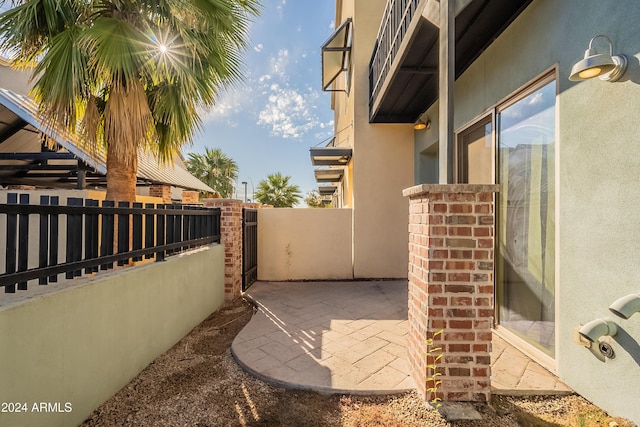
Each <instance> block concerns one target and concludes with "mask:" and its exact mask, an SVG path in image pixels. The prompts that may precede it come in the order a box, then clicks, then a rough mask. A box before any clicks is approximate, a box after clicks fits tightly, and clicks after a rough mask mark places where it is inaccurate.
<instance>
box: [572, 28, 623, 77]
mask: <svg viewBox="0 0 640 427" xmlns="http://www.w3.org/2000/svg"><path fill="white" fill-rule="evenodd" d="M596 39H603V40H605V41H606V42H607V43H609V53H598V52H597V51H596V49H594V48H593V42H594V41H595V40H596ZM626 69H627V57H626V56H624V55H614V54H613V42H612V41H611V39H610V38H609V37H607V36H605V35H604V34H600V35H598V36H595V37H594V38H592V39H591V41H590V42H589V49H587V50H586V51H585V52H584V59H582V60H581V61H579V62H578V63H576V64H575V65H574V66H573V68H571V75H570V76H569V80H573V81H580V80H587V79H591V78H593V77H600V80H605V81H609V82H615V81H617V80H618V79H620V77H622V75H623V74H624V72H625V71H626Z"/></svg>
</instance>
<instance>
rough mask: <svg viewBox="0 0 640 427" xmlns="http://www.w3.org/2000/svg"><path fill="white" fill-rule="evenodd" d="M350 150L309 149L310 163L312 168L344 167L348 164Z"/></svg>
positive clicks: (333, 148)
mask: <svg viewBox="0 0 640 427" xmlns="http://www.w3.org/2000/svg"><path fill="white" fill-rule="evenodd" d="M352 152H353V151H352V150H351V148H340V147H321V148H311V149H309V153H310V155H311V163H312V164H313V165H314V166H345V165H347V164H349V160H351V154H352Z"/></svg>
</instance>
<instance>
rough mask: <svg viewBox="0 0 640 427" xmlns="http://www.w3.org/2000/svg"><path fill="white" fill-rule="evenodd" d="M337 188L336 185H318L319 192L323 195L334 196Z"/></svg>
mask: <svg viewBox="0 0 640 427" xmlns="http://www.w3.org/2000/svg"><path fill="white" fill-rule="evenodd" d="M337 190H338V187H337V186H335V185H321V186H319V187H318V194H320V195H321V196H332V195H333V194H334V193H335V192H336V191H337Z"/></svg>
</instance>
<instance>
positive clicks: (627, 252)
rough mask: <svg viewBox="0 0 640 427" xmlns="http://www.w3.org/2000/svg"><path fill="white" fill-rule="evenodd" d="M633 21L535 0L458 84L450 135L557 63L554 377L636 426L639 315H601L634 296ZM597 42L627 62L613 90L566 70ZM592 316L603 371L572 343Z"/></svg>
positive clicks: (588, 6)
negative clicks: (603, 355) (604, 338)
mask: <svg viewBox="0 0 640 427" xmlns="http://www.w3.org/2000/svg"><path fill="white" fill-rule="evenodd" d="M638 22H640V5H639V4H638V2H637V1H636V0H620V1H616V2H603V1H597V0H563V1H554V0H534V1H533V3H532V4H531V5H530V6H529V7H528V8H527V9H526V10H525V11H524V12H523V13H522V15H521V16H519V17H518V18H517V20H516V21H515V22H514V23H513V24H512V25H511V26H510V27H509V28H507V30H506V31H505V32H504V33H503V34H502V35H501V36H500V37H499V38H498V39H497V40H496V41H495V42H494V43H493V44H492V45H491V46H490V47H489V48H488V49H487V50H486V51H485V52H484V53H483V54H482V55H481V56H480V57H479V58H478V60H476V61H475V63H474V64H473V65H472V66H471V67H470V68H469V69H468V70H467V71H466V72H465V73H464V74H463V75H462V76H461V77H460V78H459V79H458V80H457V82H456V85H455V123H456V128H459V127H460V126H462V125H463V124H465V123H468V122H469V121H471V120H472V119H473V118H475V117H477V116H478V115H479V114H481V113H482V112H484V111H486V109H488V108H490V107H492V106H495V105H496V104H497V103H498V102H500V101H501V100H502V99H504V98H505V97H507V96H509V95H510V94H512V93H513V92H514V91H516V90H518V88H520V87H521V86H522V85H524V84H525V83H527V82H528V81H530V80H532V79H534V78H535V77H536V76H539V75H540V74H541V73H543V72H544V71H545V70H548V69H549V68H550V67H553V66H557V70H558V71H557V72H558V80H557V83H558V88H559V96H558V99H557V111H558V113H557V126H558V129H559V131H558V140H557V141H556V147H557V148H556V156H557V157H556V165H557V166H556V167H557V170H556V172H557V182H556V194H557V208H556V209H557V210H556V241H557V245H556V248H557V249H556V272H557V273H556V274H557V275H556V286H557V299H556V302H557V309H556V312H557V313H558V314H557V319H556V321H557V333H558V337H557V359H556V363H557V371H558V373H559V376H560V378H561V379H562V380H563V381H565V382H566V383H567V384H568V385H569V386H571V387H573V388H574V389H575V390H576V391H577V392H578V393H580V394H581V395H583V396H584V397H586V398H587V399H589V400H591V401H593V402H594V403H595V404H597V405H599V406H601V407H602V408H604V409H605V410H607V411H609V412H610V413H611V414H614V415H620V416H625V417H627V418H630V419H632V420H633V421H634V422H636V423H640V405H638V404H637V403H638V402H640V387H639V386H638V384H640V344H639V343H640V314H637V315H635V316H634V317H632V318H631V319H629V320H622V319H619V318H616V317H615V316H613V315H612V314H611V313H609V310H608V309H607V307H608V306H609V305H610V304H611V303H613V302H614V301H615V300H616V299H618V298H620V297H622V296H624V295H626V294H629V293H639V292H640V267H639V265H638V262H637V254H638V253H640V219H639V218H638V215H637V214H636V212H637V211H638V210H640V180H639V179H638V178H637V171H638V170H640V156H638V154H637V152H638V146H639V143H640V136H639V135H640V132H639V130H640V121H638V111H639V105H640V66H639V58H640V32H638V31H637V23H638ZM598 34H606V35H608V36H609V37H611V39H612V40H613V43H614V53H623V54H626V55H627V56H628V58H629V69H628V71H627V74H626V75H625V76H624V77H623V78H622V79H621V81H619V82H616V83H609V82H603V81H600V80H598V79H592V80H588V81H583V82H571V81H569V80H568V76H569V73H570V70H571V67H572V66H573V64H574V63H575V62H577V61H578V60H580V59H582V57H583V55H584V51H585V50H586V49H587V47H588V44H589V40H590V39H591V38H592V37H594V36H596V35H598ZM436 109H437V105H434V106H433V107H432V108H431V110H430V112H429V114H430V116H431V117H432V118H433V117H435V116H436V114H434V113H435V111H436ZM432 123H433V124H434V126H433V127H432V129H431V130H430V131H428V132H427V133H423V134H421V135H419V136H417V137H416V145H415V151H414V152H415V153H421V152H423V151H424V150H426V149H427V148H428V146H429V145H430V143H432V142H434V141H435V140H436V139H437V133H438V129H437V120H432ZM416 167H420V164H419V159H418V158H417V159H416ZM421 175H424V173H422V174H421V173H418V172H417V173H416V177H417V178H419V177H420V176H421ZM598 317H609V318H611V319H613V320H614V321H615V323H617V325H618V328H619V332H618V334H617V336H615V337H614V338H613V340H612V341H611V342H612V344H613V347H614V350H615V352H616V357H615V359H613V360H607V361H606V362H603V361H601V360H599V359H598V358H597V357H595V356H594V355H593V354H592V353H591V352H590V351H589V350H588V349H586V348H584V347H581V346H579V345H576V344H575V343H574V342H573V330H574V328H575V327H576V326H578V325H580V324H584V323H586V322H588V321H590V320H592V319H595V318H598Z"/></svg>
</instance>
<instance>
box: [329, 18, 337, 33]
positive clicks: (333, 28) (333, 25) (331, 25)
mask: <svg viewBox="0 0 640 427" xmlns="http://www.w3.org/2000/svg"><path fill="white" fill-rule="evenodd" d="M329 29H330V30H331V31H333V30H335V29H336V20H335V19H332V20H331V23H329Z"/></svg>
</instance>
